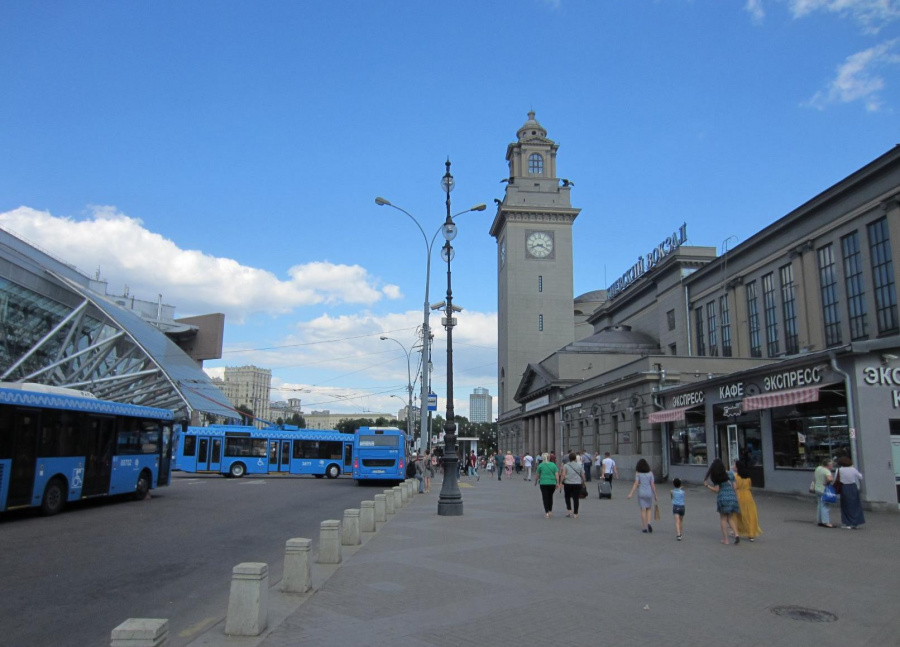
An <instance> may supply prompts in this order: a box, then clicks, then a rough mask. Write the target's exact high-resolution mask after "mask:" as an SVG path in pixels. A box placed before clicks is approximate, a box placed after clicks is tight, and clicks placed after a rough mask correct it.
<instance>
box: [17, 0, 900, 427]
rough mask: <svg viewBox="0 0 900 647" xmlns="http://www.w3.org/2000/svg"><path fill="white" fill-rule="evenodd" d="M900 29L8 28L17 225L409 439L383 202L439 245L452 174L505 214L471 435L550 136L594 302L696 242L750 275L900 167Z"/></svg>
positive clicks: (475, 252)
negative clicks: (513, 230)
mask: <svg viewBox="0 0 900 647" xmlns="http://www.w3.org/2000/svg"><path fill="white" fill-rule="evenodd" d="M898 27H900V2H898V1H897V0H749V1H745V0H739V1H734V2H723V1H721V0H693V1H690V0H666V1H649V0H629V1H625V0H622V1H609V0H595V1H589V0H580V1H575V0H557V1H546V0H517V1H513V0H506V1H500V0H498V1H495V2H469V1H460V2H455V3H443V4H441V3H430V2H413V1H408V2H391V1H385V2H363V1H358V2H348V1H341V0H334V1H333V2H328V3H313V2H275V1H269V2H265V1H263V2H227V1H221V0H219V1H216V2H211V1H209V2H181V1H178V2H175V1H161V0H156V1H154V2H146V1H134V2H80V1H70V2H7V3H4V4H3V7H2V9H0V92H2V95H0V97H2V98H0V151H3V154H2V155H0V226H2V227H4V228H6V229H8V230H10V231H13V232H15V233H17V234H19V235H21V236H23V237H24V238H26V239H28V240H30V241H32V242H34V243H37V244H38V245H39V246H41V247H42V248H44V249H46V250H48V251H50V252H52V253H54V254H55V255H57V256H59V257H61V258H63V259H65V260H67V261H69V262H71V263H73V264H75V265H76V266H78V267H79V268H80V269H82V270H84V271H85V272H88V273H93V272H95V271H97V270H98V268H99V270H100V273H101V275H102V277H103V278H105V279H106V280H107V281H109V284H110V292H115V293H121V292H122V291H123V290H124V289H125V286H126V285H127V286H128V289H129V290H130V292H131V293H132V294H134V295H136V296H138V297H141V298H146V299H148V300H155V299H156V295H157V294H162V297H163V300H164V301H166V302H167V303H171V304H173V305H175V306H176V307H177V314H178V315H180V316H187V315H191V314H201V313H205V312H224V313H225V314H226V331H225V353H224V356H223V358H222V360H221V361H214V362H208V363H207V367H208V368H209V369H210V370H211V371H212V372H214V369H216V368H221V367H223V366H226V365H230V366H238V365H243V364H256V365H258V366H264V367H268V368H271V369H272V372H273V386H274V387H276V390H275V391H273V397H275V398H277V399H282V398H287V397H298V396H299V397H300V398H301V399H302V401H303V403H304V408H305V409H326V408H327V409H331V410H332V411H348V412H356V413H360V414H362V413H364V412H371V411H396V410H398V409H399V408H401V406H402V404H401V402H400V401H398V400H396V399H393V398H392V396H393V395H398V396H400V398H404V399H405V387H406V381H407V377H406V372H407V367H406V356H405V355H404V354H403V351H401V349H400V347H399V346H397V345H396V344H394V343H393V342H389V341H380V340H379V337H380V336H381V335H388V336H391V337H394V338H396V339H398V340H399V341H400V342H401V343H402V344H403V345H405V346H406V347H407V348H409V347H411V346H412V345H413V344H414V342H415V339H416V336H415V327H416V325H417V324H420V323H421V317H422V305H423V300H424V299H423V297H424V284H425V280H424V274H425V262H426V256H425V244H424V241H423V240H422V236H421V234H420V233H419V231H418V229H416V228H415V226H414V224H413V223H412V222H411V221H409V220H408V219H407V218H406V217H405V216H403V214H401V213H400V212H398V211H395V210H392V209H390V208H388V207H378V206H376V205H375V203H374V198H375V197H376V196H384V197H385V198H387V199H388V200H390V201H391V202H393V203H394V204H397V205H399V206H402V207H403V208H404V209H406V210H408V211H409V212H411V213H413V214H415V215H416V217H417V218H418V219H419V221H420V222H421V223H422V226H423V227H424V228H425V229H426V231H428V232H429V236H430V234H432V233H434V232H435V231H436V230H437V229H438V227H439V226H440V224H441V222H442V221H443V215H444V202H443V194H442V192H441V189H440V179H441V176H442V175H443V173H444V162H445V160H446V159H447V157H448V156H449V157H450V159H451V161H452V163H453V166H452V169H451V170H452V173H453V175H454V177H455V179H456V189H455V190H454V192H453V194H452V200H453V210H454V212H456V211H461V210H463V209H465V208H467V207H469V206H472V205H474V204H477V203H479V202H485V203H487V204H488V205H489V208H488V210H487V211H486V212H484V213H471V214H466V215H465V216H463V217H460V219H459V231H460V233H459V236H458V238H457V239H456V240H455V241H454V246H455V248H456V259H455V261H454V263H453V286H454V290H453V292H454V301H455V302H457V303H459V304H460V305H462V306H463V307H464V308H465V311H464V312H463V313H462V314H461V315H460V317H459V326H458V327H457V328H456V329H455V331H454V365H455V367H456V371H455V373H454V381H455V395H456V398H457V401H456V410H457V413H459V414H463V415H465V414H467V413H468V394H469V393H470V392H471V391H472V389H473V388H474V387H477V386H483V387H487V388H489V389H490V390H491V392H492V393H493V394H496V392H497V388H496V307H497V301H496V280H495V272H496V242H495V241H494V240H493V239H492V238H491V237H490V236H489V235H488V229H489V226H490V223H491V220H492V218H493V214H494V208H493V199H494V198H502V197H503V188H504V185H502V184H500V182H499V181H500V180H501V179H502V178H504V177H505V176H506V174H507V168H506V162H505V160H504V155H505V152H506V146H507V144H509V143H510V142H512V141H514V140H515V133H516V130H517V129H518V127H519V126H521V124H522V123H523V122H524V121H525V120H526V119H527V112H528V111H529V110H534V111H535V112H536V113H537V119H538V120H539V121H540V122H541V124H542V125H543V126H544V127H545V128H546V129H547V131H548V136H549V137H550V138H552V139H554V140H556V141H557V142H558V143H559V144H560V150H559V157H558V171H559V175H560V177H566V178H570V179H571V180H572V181H573V182H574V183H575V188H573V190H572V194H571V197H572V203H573V206H576V207H579V208H581V209H582V212H581V215H580V216H579V218H578V220H577V221H576V223H575V239H576V240H575V292H576V294H581V293H583V292H587V291H589V290H593V289H599V288H605V287H606V286H607V285H608V284H609V283H611V282H612V281H613V280H614V279H615V277H617V276H618V275H621V273H622V272H624V271H625V270H626V269H627V268H628V267H629V266H630V265H631V264H633V263H634V260H635V258H636V257H637V256H638V255H640V254H642V253H646V251H647V250H649V249H650V248H651V247H652V246H653V245H655V243H657V242H658V241H659V240H661V239H662V238H664V237H665V236H666V235H669V234H670V233H671V232H672V231H673V230H674V229H676V228H677V227H678V226H679V225H680V224H681V223H682V222H686V223H687V225H688V236H689V243H690V244H694V245H708V246H712V247H716V248H719V249H721V248H722V246H723V243H724V241H726V239H727V240H729V241H730V242H729V243H728V244H729V246H731V247H733V246H734V241H742V240H745V239H746V238H747V237H749V236H751V235H752V234H753V233H754V232H756V231H758V230H759V229H761V228H762V227H764V226H766V225H767V224H769V223H771V222H772V221H774V220H776V219H777V218H779V217H781V216H783V215H784V214H786V213H787V212H789V211H790V210H792V209H793V208H795V207H797V206H799V205H800V204H802V203H804V202H806V201H807V200H809V199H811V198H812V197H814V196H815V195H816V194H818V193H820V192H821V191H823V190H825V189H826V188H828V187H829V186H831V185H832V184H834V183H835V182H837V181H839V180H841V179H842V178H844V177H845V176H847V175H848V174H850V173H852V172H853V171H855V170H856V169H858V168H860V167H861V166H863V165H865V164H866V163H867V162H869V161H871V160H872V159H874V158H876V157H877V156H879V155H881V154H882V153H884V152H885V151H887V150H888V149H890V148H891V147H893V146H894V145H895V144H897V143H898V141H900V138H898V131H900V119H898V110H900V29H898ZM732 237H733V238H732ZM432 270H433V277H432V285H431V296H432V299H431V301H433V302H434V301H438V300H440V299H441V298H442V297H443V292H444V291H445V289H446V283H445V274H443V268H442V265H441V263H440V260H439V257H438V256H437V255H435V262H434V263H433V267H432ZM436 335H437V337H436V340H435V352H434V359H435V369H434V374H433V382H434V390H435V391H436V392H437V393H438V394H439V396H441V398H443V397H444V389H445V381H446V378H445V370H446V369H445V364H444V359H443V357H444V352H445V340H444V333H443V331H442V330H440V329H438V330H437V332H436ZM413 369H415V355H413ZM443 409H444V402H443V401H442V402H441V404H440V410H441V411H443ZM495 413H496V411H495Z"/></svg>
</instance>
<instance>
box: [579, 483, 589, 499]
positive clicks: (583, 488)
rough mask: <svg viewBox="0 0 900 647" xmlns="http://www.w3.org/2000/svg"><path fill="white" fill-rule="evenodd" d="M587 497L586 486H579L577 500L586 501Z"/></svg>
mask: <svg viewBox="0 0 900 647" xmlns="http://www.w3.org/2000/svg"><path fill="white" fill-rule="evenodd" d="M587 495H588V490H587V485H585V484H584V483H582V484H581V489H580V490H579V491H578V498H579V499H586V498H587Z"/></svg>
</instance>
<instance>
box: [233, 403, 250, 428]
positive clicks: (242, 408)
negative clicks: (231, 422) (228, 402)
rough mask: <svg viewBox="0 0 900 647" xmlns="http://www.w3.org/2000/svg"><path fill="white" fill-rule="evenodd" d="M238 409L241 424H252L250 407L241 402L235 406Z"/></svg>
mask: <svg viewBox="0 0 900 647" xmlns="http://www.w3.org/2000/svg"><path fill="white" fill-rule="evenodd" d="M236 408H237V410H238V411H240V412H241V413H242V414H244V415H242V416H241V424H242V425H244V426H252V425H253V420H254V418H253V410H252V409H250V407H248V406H247V405H246V404H241V405H239V406H237V407H236Z"/></svg>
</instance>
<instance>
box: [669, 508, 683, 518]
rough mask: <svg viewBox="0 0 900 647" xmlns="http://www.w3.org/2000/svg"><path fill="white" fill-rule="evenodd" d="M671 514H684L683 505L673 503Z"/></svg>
mask: <svg viewBox="0 0 900 647" xmlns="http://www.w3.org/2000/svg"><path fill="white" fill-rule="evenodd" d="M672 514H677V515H679V516H682V517H683V516H684V506H683V505H673V506H672Z"/></svg>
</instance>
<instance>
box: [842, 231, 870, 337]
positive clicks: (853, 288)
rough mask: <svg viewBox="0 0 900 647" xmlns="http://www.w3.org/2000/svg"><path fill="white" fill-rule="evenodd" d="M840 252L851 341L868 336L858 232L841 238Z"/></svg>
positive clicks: (864, 285)
mask: <svg viewBox="0 0 900 647" xmlns="http://www.w3.org/2000/svg"><path fill="white" fill-rule="evenodd" d="M841 254H842V255H843V257H844V291H845V292H846V293H847V323H849V324H850V339H851V341H856V340H858V339H866V338H867V337H868V336H869V331H868V317H867V314H868V313H867V311H866V310H867V308H866V284H865V277H864V276H863V267H862V253H861V250H860V247H859V233H858V232H855V231H854V232H853V233H852V234H847V235H846V236H844V237H843V238H841Z"/></svg>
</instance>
